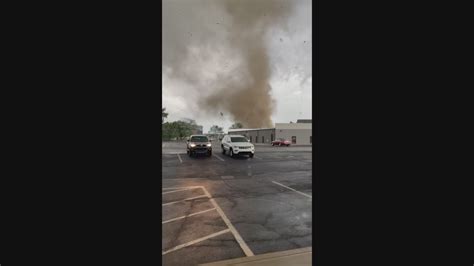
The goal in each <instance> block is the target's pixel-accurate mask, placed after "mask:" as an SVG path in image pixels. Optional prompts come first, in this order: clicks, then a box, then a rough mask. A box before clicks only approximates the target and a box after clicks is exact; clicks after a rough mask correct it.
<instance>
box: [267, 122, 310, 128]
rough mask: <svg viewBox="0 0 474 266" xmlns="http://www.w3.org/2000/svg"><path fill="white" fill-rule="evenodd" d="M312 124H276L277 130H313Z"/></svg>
mask: <svg viewBox="0 0 474 266" xmlns="http://www.w3.org/2000/svg"><path fill="white" fill-rule="evenodd" d="M312 126H313V124H312V123H276V124H275V128H276V129H312Z"/></svg>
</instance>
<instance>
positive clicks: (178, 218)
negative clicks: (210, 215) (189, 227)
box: [161, 208, 216, 224]
mask: <svg viewBox="0 0 474 266" xmlns="http://www.w3.org/2000/svg"><path fill="white" fill-rule="evenodd" d="M215 209H216V208H211V209H207V210H204V211H200V212H195V213H191V214H189V215H183V216H180V217H176V218H173V219H169V220H166V221H164V222H161V224H166V223H170V222H174V221H177V220H181V219H184V218H186V217H191V216H194V215H198V214H201V213H205V212H210V211H212V210H215Z"/></svg>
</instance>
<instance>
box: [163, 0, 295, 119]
mask: <svg viewBox="0 0 474 266" xmlns="http://www.w3.org/2000/svg"><path fill="white" fill-rule="evenodd" d="M293 2H294V1H285V0H165V1H164V2H163V31H162V32H163V36H162V40H163V46H162V49H163V51H162V54H163V62H162V65H163V68H164V69H165V68H166V69H168V72H167V75H169V77H170V78H172V79H179V80H182V81H185V82H187V83H189V84H191V85H192V90H194V91H193V92H192V93H191V92H189V95H192V96H190V97H189V98H188V99H186V101H189V106H190V107H191V106H194V107H198V109H199V110H190V112H198V111H202V112H204V113H206V114H207V115H210V116H214V115H216V116H218V115H219V114H220V112H222V113H224V114H225V115H226V116H230V119H231V120H232V121H238V122H241V123H242V124H243V125H244V126H245V127H272V126H273V123H272V120H271V115H272V113H273V112H274V110H275V101H274V99H273V98H272V95H271V86H270V83H269V80H270V77H271V69H272V68H271V66H270V59H269V54H268V48H267V45H266V34H267V33H268V31H269V30H270V29H272V28H274V27H278V28H282V29H285V27H286V23H287V18H288V16H289V14H290V13H291V10H292V8H293ZM212 66H215V68H212Z"/></svg>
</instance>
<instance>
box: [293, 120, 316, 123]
mask: <svg viewBox="0 0 474 266" xmlns="http://www.w3.org/2000/svg"><path fill="white" fill-rule="evenodd" d="M296 123H313V120H312V119H298V120H296Z"/></svg>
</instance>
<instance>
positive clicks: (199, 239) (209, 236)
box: [162, 229, 230, 255]
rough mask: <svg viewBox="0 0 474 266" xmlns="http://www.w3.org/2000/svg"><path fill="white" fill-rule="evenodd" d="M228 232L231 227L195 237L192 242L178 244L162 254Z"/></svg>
mask: <svg viewBox="0 0 474 266" xmlns="http://www.w3.org/2000/svg"><path fill="white" fill-rule="evenodd" d="M228 232H230V229H224V230H222V231H219V232H217V233H214V234H210V235H208V236H205V237H201V238H198V239H195V240H193V241H190V242H188V243H184V244H181V245H178V246H176V247H174V248H172V249H168V250H167V251H163V253H162V255H166V254H168V253H170V252H173V251H176V250H178V249H182V248H184V247H187V246H191V245H194V244H196V243H199V242H202V241H204V240H207V239H209V238H213V237H215V236H218V235H222V234H225V233H228Z"/></svg>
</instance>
